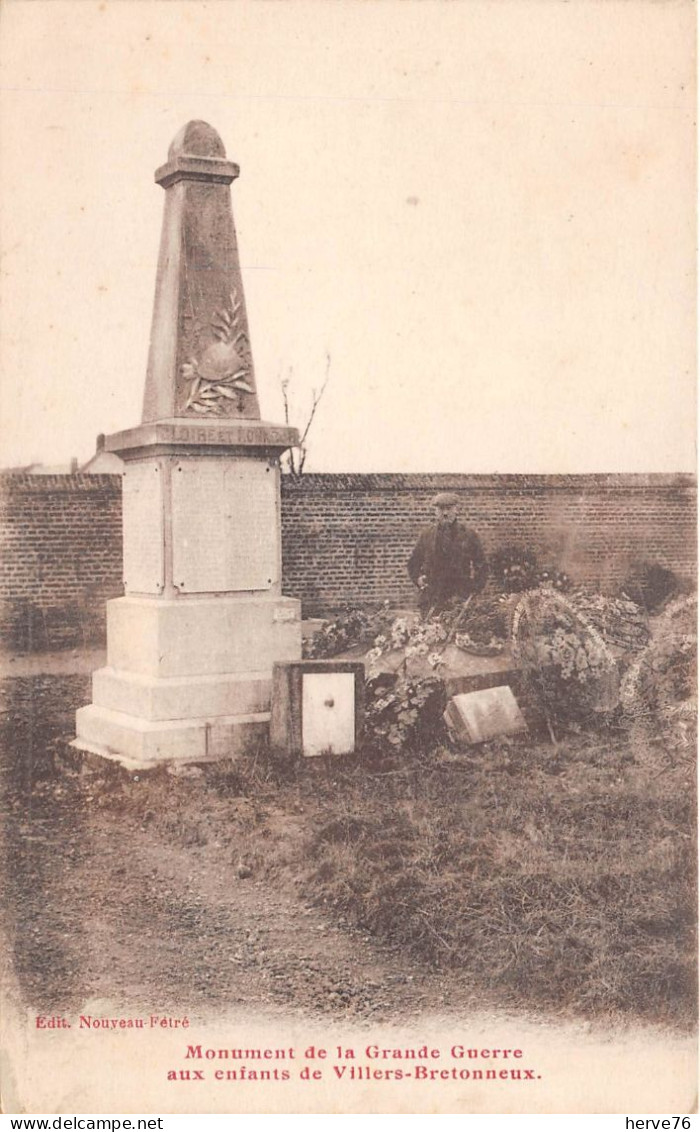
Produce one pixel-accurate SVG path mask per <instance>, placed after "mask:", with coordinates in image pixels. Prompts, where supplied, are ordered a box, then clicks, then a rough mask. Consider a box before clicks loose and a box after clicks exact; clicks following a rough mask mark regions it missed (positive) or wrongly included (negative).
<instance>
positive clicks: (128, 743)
mask: <svg viewBox="0 0 700 1132" xmlns="http://www.w3.org/2000/svg"><path fill="white" fill-rule="evenodd" d="M269 718H270V716H269V712H263V713H260V714H253V715H248V716H233V717H231V716H219V717H214V718H212V719H211V720H205V719H181V720H160V721H156V722H153V721H149V720H143V719H137V718H136V717H134V716H131V715H126V714H125V713H124V712H119V711H110V709H109V708H103V707H98V706H97V705H96V704H88V706H87V707H83V708H79V709H78V711H77V712H76V732H77V734H76V738H75V740H74V741H73V744H72V745H73V746H74V747H76V748H77V749H78V750H83V751H90V752H92V753H93V754H99V755H103V756H105V757H106V758H112V759H117V760H119V761H120V762H122V763H124V765H129V764H131V765H135V766H143V767H147V766H155V765H157V764H158V763H162V762H169V761H175V762H177V761H182V762H207V761H212V760H218V759H223V758H236V757H237V756H239V755H241V754H243V753H245V752H246V751H247V750H250V749H252V748H253V747H255V745H256V744H258V743H260V742H263V741H264V740H265V739H266V737H267V734H268V728H269Z"/></svg>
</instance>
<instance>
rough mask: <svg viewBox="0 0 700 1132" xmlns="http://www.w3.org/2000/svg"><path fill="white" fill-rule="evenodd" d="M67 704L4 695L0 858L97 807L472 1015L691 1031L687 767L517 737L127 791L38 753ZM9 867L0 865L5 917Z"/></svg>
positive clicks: (120, 778)
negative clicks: (29, 835)
mask: <svg viewBox="0 0 700 1132" xmlns="http://www.w3.org/2000/svg"><path fill="white" fill-rule="evenodd" d="M86 696H87V680H84V679H82V678H80V679H73V678H71V679H65V680H57V679H55V678H38V679H34V680H27V681H14V682H12V691H11V697H10V700H9V703H8V712H7V715H6V730H7V731H8V738H9V739H10V743H9V750H10V751H11V752H13V753H12V756H11V760H10V762H8V763H7V765H6V770H8V772H9V769H10V768H11V766H13V765H14V766H15V770H14V771H13V774H14V775H15V776H16V782H17V785H16V787H14V786H13V787H12V790H11V791H10V792H9V794H8V795H7V797H8V798H9V803H8V804H10V803H11V805H10V810H9V813H10V815H15V814H16V817H11V820H10V819H9V818H8V820H7V821H6V823H5V831H4V832H5V838H6V840H8V839H9V842H11V843H8V844H7V845H6V851H7V853H8V857H7V858H6V859H7V860H10V858H11V857H12V854H15V856H16V853H17V849H16V846H15V844H14V842H13V841H12V839H11V835H12V831H13V829H14V827H15V824H16V823H17V822H19V823H21V822H23V821H25V822H26V820H27V818H28V817H29V814H30V812H31V813H34V815H35V820H38V819H42V820H43V817H42V815H44V813H45V814H46V815H49V814H51V815H55V813H56V810H57V808H58V809H59V810H60V811H61V813H62V814H63V817H64V819H65V822H67V823H70V822H73V823H75V822H78V824H80V822H81V821H83V817H82V816H81V815H83V816H84V815H87V814H88V813H90V814H92V815H93V816H92V818H91V820H93V821H94V820H96V819H97V815H99V813H100V812H101V811H104V812H105V820H109V821H112V822H115V821H116V822H118V825H119V829H120V830H121V831H122V832H123V834H124V836H127V835H128V834H129V833H130V831H133V830H136V831H138V830H147V831H148V834H149V836H150V837H153V838H154V839H155V841H156V842H160V843H161V844H163V845H164V846H166V845H179V846H182V847H190V846H191V847H193V851H195V852H196V851H198V849H199V847H201V846H208V847H211V852H212V862H216V867H217V868H223V869H224V870H227V869H230V870H231V877H232V880H235V877H236V873H237V870H238V869H240V867H241V865H242V866H244V867H245V868H246V869H249V870H250V871H251V873H252V875H253V876H254V878H256V879H262V878H266V880H267V882H268V883H269V884H270V885H272V886H279V887H283V888H285V889H286V890H287V891H289V890H291V889H294V890H295V891H296V892H297V893H298V897H299V899H300V900H304V901H308V902H311V903H312V904H314V905H316V906H317V907H320V908H322V909H323V910H324V911H325V912H326V914H327V915H328V916H329V917H331V918H333V919H334V920H337V921H338V922H341V923H343V922H344V923H348V924H350V925H354V926H357V927H362V928H364V929H366V930H367V931H369V932H371V933H373V934H374V935H375V936H376V937H378V938H380V939H382V940H383V941H387V942H390V943H392V944H394V945H395V946H396V948H397V949H398V954H399V955H400V956H401V958H400V960H399V961H400V962H401V966H402V967H403V965H404V963H406V962H408V961H409V957H410V956H412V957H413V958H414V959H415V961H416V962H417V963H419V964H420V963H426V964H428V965H430V966H432V967H433V968H436V969H439V970H443V971H445V973H446V978H447V973H448V971H453V972H458V973H459V976H460V978H462V979H466V980H468V981H469V984H470V986H471V987H473V991H474V996H475V1000H477V1001H479V1002H480V1003H482V1004H483V1005H489V1004H491V1005H498V1006H502V1007H506V1008H509V1009H516V1008H519V1009H528V1010H541V1011H546V1012H548V1013H558V1014H570V1015H579V1016H581V1015H585V1016H590V1017H596V1018H598V1019H601V1018H609V1019H616V1020H626V1021H630V1022H631V1021H635V1020H642V1021H653V1022H657V1023H664V1024H670V1025H675V1026H680V1027H687V1026H692V1025H693V1024H694V1021H695V1017H696V898H695V862H696V853H695V835H694V831H695V820H696V819H695V775H694V766H693V761H692V760H691V758H690V756H689V754H687V753H683V752H680V751H677V750H676V751H668V750H666V749H664V748H663V747H662V746H660V745H658V744H655V743H652V742H651V741H648V740H645V739H644V738H643V737H642V738H640V737H639V736H636V737H635V740H634V742H633V743H632V742H630V740H629V738H628V736H627V735H626V734H625V733H624V732H619V733H616V732H614V731H603V732H599V733H597V734H593V733H589V734H585V733H581V734H577V735H570V736H569V737H568V738H565V739H564V740H562V741H561V742H560V745H559V749H558V752H557V754H556V757H555V753H554V749H553V748H552V746H551V745H550V744H549V743H548V742H543V741H541V740H539V739H536V738H534V737H528V736H525V737H523V738H519V739H518V740H514V741H511V742H505V741H502V742H494V743H491V744H486V745H482V746H481V747H476V748H472V749H471V750H470V751H469V752H456V751H451V750H449V749H447V748H446V747H442V746H438V747H436V748H435V749H432V750H427V749H423V750H419V751H414V752H412V753H409V752H404V753H403V755H400V756H399V755H393V756H391V757H390V758H387V757H382V756H380V755H377V754H373V753H372V752H365V754H364V755H363V756H362V757H360V758H358V759H349V758H348V759H335V760H334V759H309V760H303V761H302V762H297V761H292V760H288V761H279V760H272V759H271V758H269V757H268V756H267V755H266V754H265V753H263V752H261V753H260V754H259V755H258V756H257V757H254V758H250V759H246V760H241V761H239V762H238V763H235V764H232V763H227V764H224V763H222V764H219V765H217V766H208V767H206V768H204V771H203V774H202V775H201V776H200V777H198V778H195V779H186V778H185V779H177V778H172V777H170V776H169V775H167V774H166V773H165V771H164V770H162V769H160V770H157V771H152V772H149V773H148V774H146V775H140V776H134V775H131V774H127V773H126V772H123V771H121V770H120V769H119V768H117V767H115V766H114V765H113V764H105V763H104V762H103V761H101V760H93V761H92V762H90V760H87V761H85V762H83V763H82V764H81V761H80V759H79V758H78V756H76V755H75V753H71V754H70V756H68V754H67V753H66V752H65V749H64V748H63V747H62V746H61V744H60V742H57V739H58V737H59V736H61V735H66V734H70V732H71V731H72V727H73V711H74V709H75V707H76V706H77V705H78V704H80V703H82V702H86ZM88 698H89V697H88ZM71 759H72V760H73V761H71ZM15 795H16V797H17V799H24V798H25V797H27V796H28V797H29V803H27V802H26V801H21V802H20V801H19V800H18V801H17V802H15V801H14V798H15ZM27 806H28V808H27ZM15 807H16V808H15ZM64 811H65V813H64ZM38 851H39V849H38V848H37V852H38ZM22 860H24V858H23V859H22ZM27 862H29V863H28V864H27ZM29 865H31V860H30V858H29V857H28V858H27V861H25V862H24V864H22V861H19V860H18V862H17V868H16V869H15V872H16V876H17V884H18V885H19V890H18V894H17V895H18V900H19V901H20V905H21V904H22V901H23V900H24V901H25V902H26V899H27V893H28V892H31V891H32V889H31V885H32V884H33V883H34V882H33V881H32V877H31V876H30V875H29V873H27V869H28V868H29ZM20 866H21V867H20ZM25 866H26V867H25ZM32 867H33V866H32ZM23 894H24V895H23ZM404 955H405V959H404V957H403V956H404Z"/></svg>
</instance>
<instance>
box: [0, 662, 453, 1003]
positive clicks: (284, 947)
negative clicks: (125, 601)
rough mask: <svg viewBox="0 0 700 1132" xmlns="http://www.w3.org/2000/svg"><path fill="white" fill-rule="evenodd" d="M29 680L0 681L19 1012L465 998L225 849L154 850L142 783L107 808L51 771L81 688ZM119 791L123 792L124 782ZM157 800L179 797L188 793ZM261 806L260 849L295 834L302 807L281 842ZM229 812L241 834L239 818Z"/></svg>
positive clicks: (158, 828) (90, 788) (94, 786)
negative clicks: (1, 685) (263, 836)
mask: <svg viewBox="0 0 700 1132" xmlns="http://www.w3.org/2000/svg"><path fill="white" fill-rule="evenodd" d="M62 659H63V663H68V660H67V658H62ZM37 666H38V664H37V660H36V658H33V664H32V665H30V666H28V667H30V670H33V676H32V677H18V678H15V679H13V680H11V681H9V682H7V683H6V685H5V692H6V698H5V702H4V705H3V720H4V728H3V729H4V731H5V741H6V742H5V746H6V755H5V760H6V761H5V763H4V791H3V794H4V799H3V811H4V812H3V837H4V840H5V860H6V862H7V864H8V874H9V875H8V878H7V881H8V883H7V885H6V890H5V891H6V917H7V919H6V924H7V929H8V935H9V937H10V947H11V950H12V965H13V967H14V970H15V972H16V974H17V977H18V979H19V984H20V988H21V993H22V997H23V999H24V1001H25V1003H26V1004H27V1006H30V1007H31V1008H32V1009H36V1010H37V1011H39V1012H41V1011H44V1012H50V1013H61V1012H65V1011H70V1010H75V1009H76V1008H78V1007H79V1006H81V1005H82V1004H83V1003H85V1002H86V1001H88V1000H91V999H97V1000H100V999H109V1000H111V1001H116V1002H119V1001H122V1002H123V1003H124V1004H127V1003H128V1004H129V1005H130V1007H134V1005H135V1004H136V1005H138V1004H140V1005H142V1006H143V1007H144V1009H153V1007H154V1004H155V1005H157V1007H158V1009H161V1010H164V1011H167V1010H178V1011H180V1012H182V1011H183V1010H189V1011H192V1012H195V1013H197V1012H203V1011H206V1010H207V1009H208V1008H209V1007H211V1006H213V1005H216V1006H220V1005H221V1004H224V1003H225V1004H227V1005H229V1006H230V1005H231V1004H234V1003H235V1004H239V1005H240V1006H241V1007H245V1008H247V1009H255V1008H259V1007H267V1006H275V1007H289V1008H290V1009H294V1010H295V1011H300V1010H301V1011H311V1012H314V1013H321V1014H338V1013H342V1014H344V1015H346V1016H352V1017H357V1018H369V1017H372V1018H376V1019H381V1018H387V1017H392V1018H393V1017H401V1016H410V1015H411V1014H414V1013H415V1012H416V1011H417V1010H423V1009H427V1008H430V1009H435V1008H441V1007H444V1005H445V1004H446V1003H448V1002H449V1003H450V1004H451V1006H453V1007H458V1006H459V1005H460V1001H461V1000H462V999H468V998H469V997H470V992H469V990H468V988H460V986H459V980H458V979H457V978H456V977H455V976H453V977H452V978H450V979H449V980H447V981H446V979H445V977H444V975H438V974H437V973H435V972H434V971H431V970H430V969H429V968H427V967H425V966H421V965H419V964H415V963H410V962H407V961H406V960H405V958H402V957H401V956H398V955H397V954H396V950H395V949H392V948H391V947H390V946H381V945H380V944H378V943H376V942H373V941H372V940H371V939H370V937H369V936H368V935H366V934H364V933H362V932H360V931H358V930H354V929H352V928H351V927H350V926H349V925H342V924H341V925H339V926H335V925H334V924H333V923H331V922H330V921H329V920H328V918H327V917H325V916H323V915H322V914H321V913H320V912H318V911H316V910H314V909H312V908H309V907H307V906H305V904H304V902H303V899H300V898H299V895H297V894H295V893H293V892H290V891H289V889H288V888H286V887H285V886H277V885H275V884H274V883H273V882H271V881H270V880H269V879H268V880H261V879H256V877H255V876H254V875H247V873H248V870H247V868H246V866H245V865H239V863H238V856H239V855H240V847H239V846H236V845H235V844H234V845H233V848H232V844H231V842H230V841H228V840H227V842H226V844H221V843H217V842H216V841H208V842H207V844H204V845H202V844H192V843H188V838H187V835H186V832H185V835H184V836H182V839H181V841H180V843H179V844H178V843H177V842H176V841H174V840H167V841H166V840H164V838H163V827H162V824H160V823H159V821H158V815H157V814H154V813H153V812H152V811H151V810H150V809H149V808H148V806H149V803H148V792H149V785H148V783H147V782H145V781H144V782H143V797H144V805H145V807H146V808H145V810H143V811H142V812H139V808H138V806H137V807H136V809H134V808H133V807H132V808H130V809H129V810H128V811H125V810H124V809H122V808H121V807H120V806H119V804H118V803H117V804H115V803H114V791H113V788H112V786H111V785H110V784H109V783H108V784H107V785H106V784H105V781H104V777H103V774H102V769H103V768H100V767H98V768H97V769H94V768H91V767H90V766H89V765H82V766H81V765H80V761H79V760H77V759H76V760H75V761H74V762H71V761H70V760H69V759H66V758H65V757H63V758H62V757H61V755H60V753H59V752H61V751H62V750H63V748H62V745H61V744H59V747H58V748H57V746H56V740H57V738H58V737H59V735H60V734H61V733H63V734H65V735H70V731H71V721H72V715H73V712H74V710H75V708H76V707H77V706H79V705H80V704H81V703H83V702H87V700H88V699H89V694H88V693H89V680H88V679H87V678H86V677H85V676H81V675H74V676H63V675H61V676H53V675H52V676H44V677H37V675H36V667H37ZM18 667H19V666H18ZM43 667H49V663H47V662H46V661H44V665H43ZM57 732H58V733H59V735H57ZM131 781H132V789H136V790H138V782H139V776H138V775H132V776H131ZM165 786H166V788H170V789H172V790H173V792H177V793H180V794H183V793H186V794H187V795H189V796H190V798H191V796H192V794H193V792H194V793H195V794H196V793H197V792H198V791H200V790H201V788H202V782H201V780H200V779H198V778H196V777H195V778H191V779H179V780H178V779H171V780H170V781H169V783H166V784H165ZM270 802H271V798H270V797H268V798H267V799H260V800H259V804H260V807H265V817H264V819H263V820H264V821H265V822H266V823H267V825H268V827H269V828H271V829H274V838H275V839H281V838H282V837H285V838H287V839H288V838H290V837H293V836H303V834H304V813H303V802H301V801H300V804H299V810H300V812H299V815H298V819H297V822H296V829H290V828H288V826H289V819H288V818H282V817H280V816H276V815H275V813H274V806H272V807H271V805H270ZM235 805H238V808H239V809H240V810H242V811H244V812H243V813H242V819H243V825H245V820H246V818H247V817H248V816H249V815H248V814H246V813H245V811H250V810H251V805H250V803H249V802H248V801H247V800H245V799H242V800H240V801H239V802H238V803H236V804H235ZM234 808H235V806H234ZM257 816H258V818H259V817H260V813H259V812H258V815H257ZM250 820H256V815H255V814H253V815H252V817H251V818H250ZM285 821H286V822H287V828H282V827H281V826H280V822H282V823H283V824H284V822H285ZM180 834H181V835H182V830H180ZM271 836H272V835H271ZM190 840H192V839H190ZM194 840H201V834H200V833H197V836H196V838H195V839H194ZM239 873H241V874H242V875H240V876H239V875H238V874H239Z"/></svg>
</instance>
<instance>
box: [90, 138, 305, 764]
mask: <svg viewBox="0 0 700 1132" xmlns="http://www.w3.org/2000/svg"><path fill="white" fill-rule="evenodd" d="M237 176H238V167H237V166H236V165H234V164H233V163H232V162H230V161H228V160H227V159H226V152H225V150H224V146H223V144H222V142H221V139H220V137H219V136H218V134H217V133H216V131H215V130H213V129H212V128H211V126H209V125H207V124H206V122H189V123H188V124H187V125H186V126H185V127H184V129H183V130H181V131H180V133H179V134H178V135H177V137H176V138H175V140H174V141H173V143H172V145H171V147H170V151H169V153H168V161H167V163H166V164H165V165H163V166H162V167H161V168H160V169H158V170H157V171H156V175H155V179H156V181H157V183H158V184H159V185H162V186H163V188H164V190H165V214H164V218H163V232H162V237H161V247H160V258H159V263H158V275H157V280H156V296H155V305H154V312H153V324H152V329H151V344H150V353H149V359H148V372H147V377H146V389H145V396H144V406H143V420H142V423H141V424H140V425H139V426H138V427H136V428H132V429H127V430H126V431H125V432H119V433H116V434H114V435H112V436H109V437H107V439H106V442H105V448H106V449H107V450H108V451H110V452H117V453H118V454H119V455H120V456H121V457H122V459H123V460H124V461H125V472H124V495H123V500H124V503H123V505H124V586H125V596H124V597H121V598H117V599H116V600H114V601H110V602H108V603H107V667H106V668H101V669H99V671H97V672H95V673H94V675H93V702H92V703H91V704H90V705H89V706H88V707H84V708H81V709H80V710H79V711H78V713H77V738H76V740H75V741H74V746H76V747H78V748H79V749H82V750H86V751H91V752H94V753H97V754H101V755H105V756H107V757H110V758H117V759H118V760H119V761H121V762H122V763H123V764H125V765H126V766H130V767H146V766H152V765H154V764H156V763H159V762H178V761H179V762H187V761H189V762H194V761H197V762H198V761H203V760H206V759H218V758H226V757H230V756H235V755H237V754H240V753H241V752H243V751H245V750H246V749H247V748H249V747H250V746H252V745H254V744H256V743H259V742H260V741H261V740H262V741H265V740H266V739H267V735H268V726H269V717H270V692H271V680H272V666H273V663H274V662H275V661H284V660H296V659H298V658H299V657H300V656H301V624H300V605H299V602H298V601H296V600H293V599H291V598H285V597H282V595H281V553H280V487H279V476H280V470H279V458H280V455H281V453H282V452H284V450H285V449H286V448H288V447H290V446H291V445H293V444H294V443H296V442H297V440H298V436H297V433H296V430H295V429H292V428H288V427H286V426H282V425H272V424H269V423H267V422H265V421H261V420H260V410H259V407H258V398H257V393H256V386H255V374H254V369H253V359H252V355H251V348H250V339H249V333H248V322H247V318H246V310H245V302H244V298H243V287H242V283H241V271H240V265H239V262H238V250H237V245H236V233H235V228H234V224H233V214H232V210H231V190H230V187H229V186H230V185H231V182H232V181H233V180H234V179H235V178H236V177H237Z"/></svg>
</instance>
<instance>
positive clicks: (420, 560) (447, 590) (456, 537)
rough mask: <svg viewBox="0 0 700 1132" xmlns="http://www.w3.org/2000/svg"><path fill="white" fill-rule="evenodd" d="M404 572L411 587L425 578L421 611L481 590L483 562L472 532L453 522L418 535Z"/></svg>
mask: <svg viewBox="0 0 700 1132" xmlns="http://www.w3.org/2000/svg"><path fill="white" fill-rule="evenodd" d="M408 573H409V574H410V576H411V580H412V581H413V582H414V583H415V584H417V583H418V579H419V578H420V577H421V575H423V576H425V579H426V583H427V585H426V587H425V589H424V590H422V591H421V593H420V605H421V608H425V609H427V608H430V607H438V608H439V607H440V606H441V605H444V603H445V602H446V601H448V600H449V599H450V598H451V597H468V596H469V594H474V593H479V592H480V591H481V590H482V589H483V588H484V585H485V583H486V573H487V568H486V559H485V557H484V552H483V549H482V546H481V543H480V542H479V539H478V537H477V535H476V534H475V532H474V531H473V530H471V529H470V528H469V527H465V526H464V525H463V524H462V523H460V521H459V519H455V521H454V522H452V523H446V524H439V523H434V524H433V526H431V527H428V528H427V529H426V530H424V531H423V532H422V534H421V535H420V538H419V539H418V542H417V543H416V546H415V548H414V550H413V553H412V554H411V557H410V558H409V560H408Z"/></svg>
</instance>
